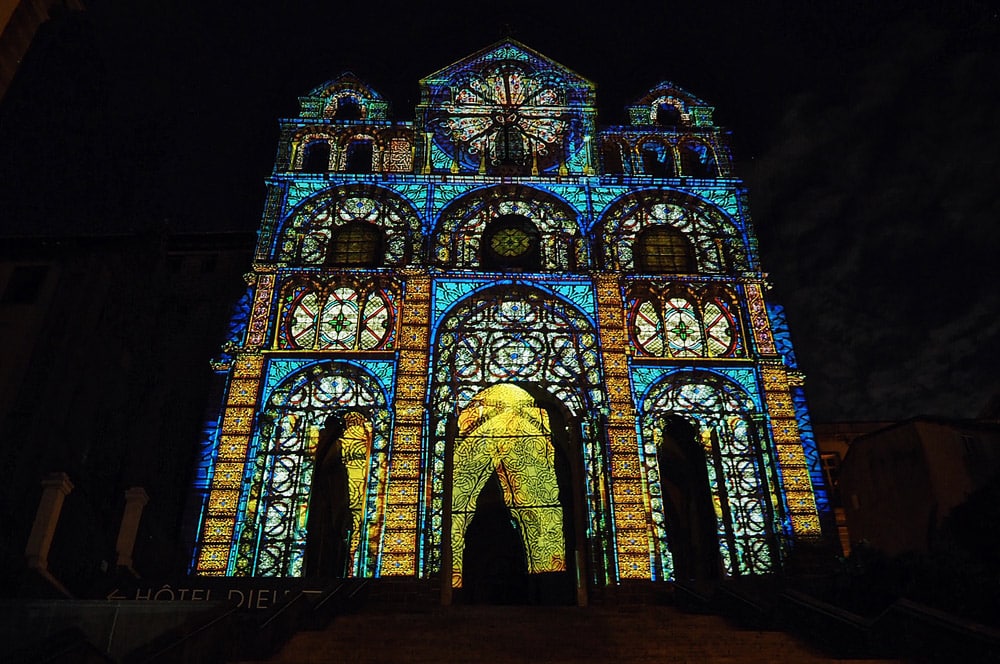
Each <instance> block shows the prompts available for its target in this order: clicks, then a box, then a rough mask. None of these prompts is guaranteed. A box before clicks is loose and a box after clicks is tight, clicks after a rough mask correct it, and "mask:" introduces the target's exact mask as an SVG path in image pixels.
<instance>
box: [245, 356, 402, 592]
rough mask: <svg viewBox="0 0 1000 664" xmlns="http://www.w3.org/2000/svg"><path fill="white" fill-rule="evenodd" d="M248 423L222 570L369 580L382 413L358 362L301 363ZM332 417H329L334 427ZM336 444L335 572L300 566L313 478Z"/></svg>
mask: <svg viewBox="0 0 1000 664" xmlns="http://www.w3.org/2000/svg"><path fill="white" fill-rule="evenodd" d="M264 403H265V405H264V407H263V408H262V410H261V411H260V413H258V415H257V417H256V421H255V424H254V436H253V441H254V442H253V445H254V449H255V450H256V451H255V452H253V453H251V458H252V462H251V464H250V466H249V468H248V470H247V474H246V476H245V478H244V487H243V493H244V497H243V499H242V500H243V504H244V505H246V507H244V508H243V513H242V514H241V515H240V518H239V519H238V524H237V527H238V531H237V537H236V543H235V545H234V550H233V554H232V557H231V559H232V560H234V561H235V564H234V569H233V570H232V573H235V574H237V575H247V576H293V577H294V576H302V575H303V574H320V575H324V576H335V575H341V574H343V575H347V576H370V575H371V574H373V573H374V569H375V554H376V553H377V551H375V549H376V546H375V543H376V542H377V541H378V532H377V528H378V524H379V523H380V522H381V521H382V519H381V518H379V513H380V512H381V511H383V510H384V505H382V504H380V495H381V494H382V493H383V492H382V491H381V490H380V487H381V486H382V484H384V482H385V469H386V468H387V465H388V462H387V458H386V454H387V446H388V440H389V434H390V414H389V409H388V403H387V399H386V395H385V392H384V391H383V388H382V386H381V385H380V383H379V381H378V380H377V379H376V378H375V377H374V376H372V375H371V374H370V373H368V372H367V371H366V370H365V369H363V368H362V367H360V366H358V365H356V364H353V363H349V362H338V361H329V360H327V361H321V362H314V363H310V364H308V365H306V366H304V367H301V368H299V369H297V370H296V371H294V372H293V373H291V374H290V375H288V376H286V377H285V378H284V379H283V380H281V382H280V383H278V385H277V386H276V387H275V388H274V389H273V390H272V391H271V392H270V394H268V395H267V397H266V401H265V402H264ZM331 418H333V420H339V421H340V422H341V426H340V427H339V428H338V427H337V426H336V425H335V424H334V423H333V421H331ZM332 447H337V448H338V451H337V454H339V455H340V459H338V460H337V462H338V463H340V464H341V465H342V466H343V474H344V475H345V478H344V481H346V483H347V485H348V486H346V487H345V496H344V497H345V499H346V500H348V501H349V504H348V505H339V506H337V507H338V509H342V510H345V511H346V512H349V517H350V519H349V523H345V524H344V526H345V527H346V528H347V529H348V530H349V531H350V534H349V545H348V548H347V551H346V552H345V554H346V560H345V564H344V565H343V568H342V571H340V570H331V569H324V570H316V569H313V570H309V569H307V565H306V555H307V549H308V548H310V542H309V528H310V526H313V524H314V523H316V520H315V519H310V508H311V507H312V505H311V496H312V494H313V482H314V476H315V473H316V470H317V467H318V466H320V467H321V466H322V465H323V461H324V459H323V458H317V457H318V456H319V457H324V456H326V451H327V450H329V449H330V448H332Z"/></svg>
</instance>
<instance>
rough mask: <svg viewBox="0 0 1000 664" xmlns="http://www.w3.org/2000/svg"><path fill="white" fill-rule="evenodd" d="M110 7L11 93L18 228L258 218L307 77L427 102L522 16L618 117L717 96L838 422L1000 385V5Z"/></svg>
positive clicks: (74, 27) (811, 381)
mask: <svg viewBox="0 0 1000 664" xmlns="http://www.w3.org/2000/svg"><path fill="white" fill-rule="evenodd" d="M90 4H91V5H92V8H91V10H90V11H89V12H87V14H86V15H85V16H84V17H78V18H74V19H72V20H68V21H64V22H63V24H61V26H60V27H59V28H58V29H50V30H49V31H48V32H47V33H44V34H43V35H42V37H41V39H42V42H41V43H42V44H43V47H42V48H38V49H34V50H33V52H32V53H31V54H29V57H28V58H26V59H25V63H24V66H23V67H22V73H23V74H24V75H23V76H22V78H21V79H19V80H16V81H15V84H14V86H13V87H12V89H11V92H10V93H9V94H8V96H7V98H6V99H5V100H4V102H3V105H2V106H0V122H2V124H0V159H2V162H0V165H2V166H3V169H2V171H3V172H0V176H2V178H0V232H2V233H4V234H38V233H40V234H59V233H66V232H70V233H82V234H86V233H117V232H133V231H144V230H150V229H154V230H155V229H169V230H172V231H200V230H205V231H215V230H253V229H254V228H256V226H257V224H258V222H259V220H260V214H261V210H262V206H263V200H264V186H263V181H264V178H265V177H266V176H267V175H268V173H269V172H270V169H271V167H272V165H273V159H274V154H275V149H276V145H277V118H278V117H281V116H294V115H295V114H296V112H297V108H298V107H297V97H298V96H299V95H302V94H305V93H306V92H308V91H309V90H310V89H311V88H313V87H315V86H316V85H318V84H320V83H322V82H323V81H325V80H328V79H330V78H333V77H334V76H336V75H337V74H339V73H340V72H342V71H344V70H351V71H353V72H354V73H356V74H357V75H359V76H360V77H361V78H363V79H365V80H368V81H369V82H370V83H371V84H372V85H373V86H374V87H375V88H376V89H377V90H379V91H380V92H381V93H382V94H383V95H384V96H385V97H386V98H387V99H388V100H389V101H390V103H391V104H392V113H393V116H394V118H395V119H400V120H405V119H410V118H411V117H412V111H413V107H414V105H415V103H416V101H417V94H418V87H417V81H418V79H419V78H421V77H422V76H425V75H427V74H429V73H431V72H433V71H435V70H437V69H440V68H441V67H444V66H446V65H448V64H450V63H452V62H454V61H455V60H458V59H460V58H462V57H463V56H465V55H468V54H470V53H472V52H474V51H477V50H479V49H481V48H483V47H485V46H488V45H489V44H491V43H493V42H495V41H497V40H498V39H500V38H501V37H503V36H505V35H510V36H513V37H514V38H516V39H519V40H520V41H522V42H524V43H525V44H527V45H528V46H530V47H532V48H534V49H536V50H538V51H540V52H542V53H544V54H545V55H548V56H549V57H551V58H553V59H555V60H556V61H558V62H561V63H562V64H564V65H566V66H568V67H570V68H571V69H574V70H575V71H577V72H579V73H580V74H582V75H583V76H585V77H587V78H589V79H590V80H592V81H594V82H595V83H596V84H597V86H598V106H599V109H600V113H601V115H600V120H601V122H602V123H606V124H614V123H620V122H623V121H624V111H623V107H624V106H625V105H626V104H627V103H629V102H630V101H632V100H633V99H635V98H637V97H639V96H640V95H641V94H642V93H644V92H645V91H646V90H648V89H649V88H650V87H652V86H653V85H655V84H656V83H657V82H659V81H661V80H670V81H673V82H674V83H676V84H678V85H680V86H681V87H683V88H686V89H688V90H690V91H691V92H693V93H694V94H696V95H698V96H700V97H702V98H703V99H706V100H708V101H709V102H710V103H712V104H714V105H715V107H716V116H715V117H716V120H717V121H718V122H720V123H721V124H723V125H725V126H726V127H728V128H729V129H730V130H732V132H733V137H732V140H733V150H734V156H735V159H736V170H737V173H738V174H739V175H740V176H741V177H743V178H744V179H745V180H746V181H747V184H748V187H749V189H750V198H751V209H752V213H753V219H754V223H755V225H756V228H757V231H758V234H759V238H760V247H761V253H762V258H763V262H764V267H765V269H766V270H767V271H768V272H769V275H770V281H771V282H772V283H773V284H774V289H773V291H772V293H771V299H773V300H775V301H777V302H779V303H781V304H783V305H785V307H786V309H787V312H788V318H789V323H790V326H791V330H792V338H793V341H794V343H795V345H796V349H797V354H798V359H799V364H800V367H801V368H802V369H803V370H804V371H805V373H806V377H807V382H806V390H807V395H808V397H809V400H810V405H811V408H812V411H813V416H814V419H816V420H820V421H831V420H881V419H903V418H907V417H912V416H916V415H944V416H953V417H973V416H975V415H977V414H978V413H979V412H980V411H981V410H982V409H983V407H984V406H985V404H986V402H987V401H988V400H989V398H990V397H991V395H992V394H994V393H995V392H997V390H998V386H997V381H996V380H995V379H994V376H995V374H996V371H997V369H1000V357H998V351H997V348H998V346H1000V316H998V313H1000V295H998V289H997V284H998V276H1000V274H998V273H1000V270H998V268H997V262H998V261H997V260H996V258H995V256H994V254H996V252H997V249H998V247H1000V195H998V194H1000V163H998V162H1000V158H998V154H1000V124H998V120H1000V102H998V96H1000V83H998V79H1000V10H998V9H997V8H996V7H995V6H994V5H992V4H991V3H987V2H974V1H971V0H958V1H955V2H947V3H945V2H933V3H932V2H908V3H903V2H897V1H895V0H884V1H878V0H871V1H868V2H861V1H854V2H833V3H829V2H828V3H822V4H820V3H791V2H739V3H737V2H733V3H721V2H698V3H690V2H689V3H675V2H672V1H660V2H627V1H624V0H622V1H619V2H615V3H608V7H607V8H606V9H604V10H603V11H600V12H599V11H596V10H593V9H591V10H585V9H584V7H585V6H586V4H587V3H573V4H564V3H555V2H553V3H546V2H537V3H525V4H523V5H522V4H519V3H509V2H505V3H500V2H481V3H474V2H469V3H467V5H466V6H465V7H463V6H462V5H457V6H453V5H450V4H449V3H448V2H435V3H421V2H411V3H409V4H408V5H403V4H402V3H399V2H388V3H385V2H383V3H376V2H358V3H355V4H354V5H353V6H351V7H349V8H346V9H345V8H343V5H345V4H346V3H343V2H327V3H301V2H290V3H266V4H264V3H253V2H249V3H248V2H242V3H236V2H228V1H222V2H203V3H185V6H182V7H178V6H167V5H168V3H145V2H139V3H137V2H107V1H103V2H101V1H97V2H93V3H90ZM470 8H474V9H470ZM40 174H43V175H42V176H40ZM4 201H6V203H4ZM4 209H6V210H7V214H4V213H3V210H4Z"/></svg>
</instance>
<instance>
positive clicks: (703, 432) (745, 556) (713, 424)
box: [640, 371, 781, 576]
mask: <svg viewBox="0 0 1000 664" xmlns="http://www.w3.org/2000/svg"><path fill="white" fill-rule="evenodd" d="M757 410H758V409H757V406H756V405H755V404H754V402H753V400H752V399H750V397H749V396H748V395H747V394H746V392H744V391H743V389H742V388H740V387H739V386H737V385H735V384H734V383H731V382H730V381H728V380H726V379H724V378H722V377H721V376H718V375H716V374H712V373H709V372H700V371H679V372H676V373H673V374H670V375H669V376H667V377H666V378H665V379H663V381H661V382H660V383H659V384H657V385H654V386H653V387H652V388H651V389H650V390H649V392H648V393H647V395H646V396H645V398H644V399H643V402H642V409H641V413H640V431H641V434H642V452H643V455H642V456H643V465H644V468H645V472H646V478H647V482H648V485H649V493H650V502H651V506H652V510H653V522H654V529H655V531H656V536H657V537H656V539H657V548H658V551H659V555H660V559H661V565H662V566H663V570H664V574H665V575H666V576H670V575H671V574H672V572H673V568H672V560H671V555H670V550H671V542H670V541H669V537H668V531H669V524H668V523H667V520H666V519H667V516H666V514H667V510H665V506H664V500H665V498H667V497H666V496H665V494H664V492H663V487H662V486H661V476H663V475H665V474H666V473H667V472H668V471H667V469H665V468H662V467H661V465H660V458H662V457H660V456H659V452H660V449H661V447H662V446H663V444H664V435H665V434H664V432H665V430H666V429H667V427H668V426H669V419H670V418H672V417H678V416H679V417H681V418H683V419H684V420H686V421H687V422H689V423H690V424H691V425H693V432H694V436H695V442H696V443H697V444H698V445H699V446H700V447H701V450H702V451H703V453H704V459H705V465H706V470H707V474H708V482H709V488H710V490H711V495H712V497H713V503H714V511H715V521H716V525H717V531H716V534H717V539H718V547H719V554H720V560H721V564H722V566H723V568H724V571H725V572H726V574H728V575H733V576H738V575H743V574H760V573H767V572H770V571H772V570H773V569H774V566H775V565H776V564H777V556H778V552H777V546H776V543H777V542H776V536H777V534H778V526H777V525H776V524H778V523H779V522H780V519H779V518H777V517H778V515H779V514H780V512H781V505H780V503H779V502H778V498H777V495H776V487H777V483H776V481H775V471H774V460H773V459H772V458H771V454H770V452H769V447H768V445H767V444H766V442H765V441H762V440H761V438H760V436H761V431H760V425H759V423H758V421H759V419H760V417H759V415H758V414H757Z"/></svg>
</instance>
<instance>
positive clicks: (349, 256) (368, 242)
mask: <svg viewBox="0 0 1000 664" xmlns="http://www.w3.org/2000/svg"><path fill="white" fill-rule="evenodd" d="M382 240H383V238H382V231H381V229H379V228H378V227H377V226H375V225H374V224H369V223H365V222H352V223H348V224H344V225H343V226H338V227H337V228H335V229H333V231H332V232H331V233H330V243H329V244H328V245H327V250H326V261H325V263H324V264H325V265H328V266H341V267H378V266H379V265H381V264H382V254H383V250H382V244H383V242H382Z"/></svg>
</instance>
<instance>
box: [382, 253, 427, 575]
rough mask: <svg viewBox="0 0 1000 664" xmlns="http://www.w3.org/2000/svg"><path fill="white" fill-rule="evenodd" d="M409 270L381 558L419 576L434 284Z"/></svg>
mask: <svg viewBox="0 0 1000 664" xmlns="http://www.w3.org/2000/svg"><path fill="white" fill-rule="evenodd" d="M406 272H407V274H406V295H405V298H404V299H403V305H402V323H401V326H400V331H399V361H398V364H397V370H396V371H397V378H396V403H395V408H396V412H395V426H394V428H393V433H392V448H391V451H390V455H389V490H388V496H387V498H386V509H385V512H386V518H385V533H384V536H383V537H382V542H383V544H382V551H381V555H380V558H381V561H382V563H381V567H380V569H381V573H382V575H383V576H414V575H416V573H417V520H418V519H417V516H418V513H419V509H420V496H421V490H420V466H421V464H420V450H421V441H422V439H423V435H422V434H423V427H424V414H425V411H426V407H425V400H426V395H427V366H428V352H429V350H428V346H429V343H428V339H429V337H430V323H429V321H430V310H431V296H430V283H431V280H430V277H428V276H427V274H426V273H421V272H417V271H412V272H411V271H409V270H407V271H406Z"/></svg>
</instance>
